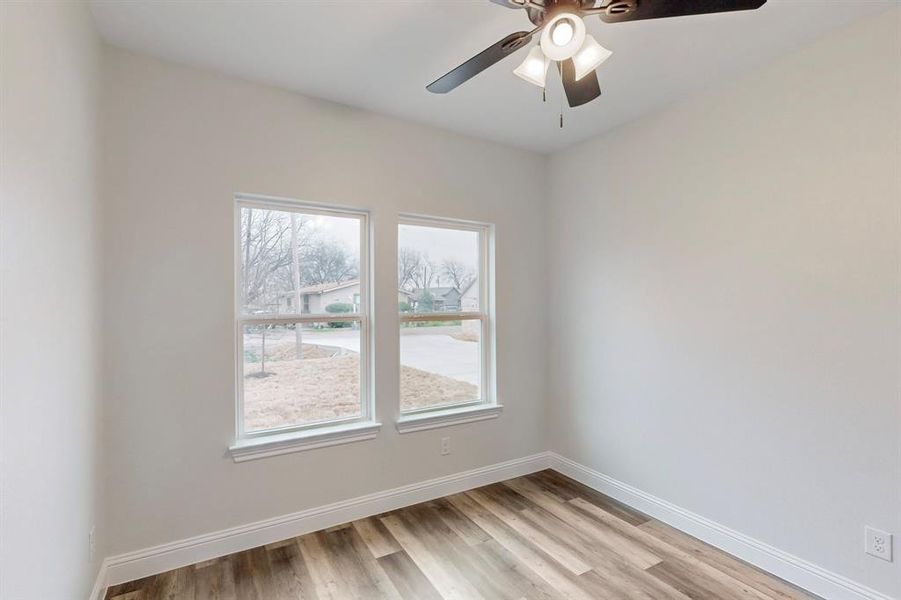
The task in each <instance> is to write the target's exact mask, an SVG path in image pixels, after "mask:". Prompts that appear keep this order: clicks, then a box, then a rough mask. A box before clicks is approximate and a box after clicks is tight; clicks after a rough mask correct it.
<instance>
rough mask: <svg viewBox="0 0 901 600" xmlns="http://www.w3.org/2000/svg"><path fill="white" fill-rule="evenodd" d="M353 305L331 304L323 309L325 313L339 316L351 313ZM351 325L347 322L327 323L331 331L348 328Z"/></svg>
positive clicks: (343, 303) (344, 303)
mask: <svg viewBox="0 0 901 600" xmlns="http://www.w3.org/2000/svg"><path fill="white" fill-rule="evenodd" d="M353 310H354V305H353V304H347V303H346V302H333V303H332V304H329V305H328V306H326V307H325V312H327V313H333V314H341V313H349V312H353ZM351 325H352V324H351V323H349V322H347V321H329V323H328V326H329V327H331V328H332V329H341V328H343V327H350V326H351Z"/></svg>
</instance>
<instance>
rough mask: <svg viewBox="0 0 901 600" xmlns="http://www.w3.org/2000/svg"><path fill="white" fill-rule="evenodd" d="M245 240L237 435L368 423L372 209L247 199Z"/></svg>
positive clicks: (240, 222)
mask: <svg viewBox="0 0 901 600" xmlns="http://www.w3.org/2000/svg"><path fill="white" fill-rule="evenodd" d="M236 242H237V243H236V250H237V253H238V256H236V263H237V271H238V272H237V290H236V301H237V306H238V314H237V328H238V329H237V337H238V361H237V365H238V378H237V379H238V381H237V396H238V401H237V405H238V406H237V432H238V438H239V439H240V438H250V437H258V436H261V435H269V434H272V433H276V432H277V433H284V432H287V431H294V430H305V429H314V428H316V427H320V426H326V425H327V426H332V425H335V424H340V423H349V422H356V421H361V420H367V419H369V418H370V417H371V412H372V411H371V402H370V400H369V391H368V380H369V372H368V365H369V360H368V344H369V323H368V300H367V299H368V298H369V290H368V273H367V269H368V252H367V250H368V219H367V215H366V213H363V212H359V211H349V210H336V209H330V208H322V207H317V206H313V205H307V204H301V203H295V202H288V201H281V200H268V199H257V198H252V197H240V198H238V202H237V214H236ZM357 294H358V295H359V298H360V301H359V303H352V302H347V300H348V299H351V298H354V297H355V295H357ZM298 307H300V309H301V310H300V311H298Z"/></svg>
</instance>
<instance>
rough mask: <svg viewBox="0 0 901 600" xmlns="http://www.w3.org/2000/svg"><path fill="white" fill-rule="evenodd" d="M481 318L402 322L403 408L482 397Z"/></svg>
mask: <svg viewBox="0 0 901 600" xmlns="http://www.w3.org/2000/svg"><path fill="white" fill-rule="evenodd" d="M480 344H481V322H480V321H478V320H466V321H426V322H415V323H401V327H400V363H401V367H400V397H401V411H410V410H416V409H420V408H434V407H436V406H446V405H452V404H461V403H466V402H473V401H476V400H479V399H480V393H479V386H480V381H481V366H480V365H481V349H480V347H479V346H480Z"/></svg>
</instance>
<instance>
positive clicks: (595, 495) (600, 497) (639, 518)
mask: <svg viewBox="0 0 901 600" xmlns="http://www.w3.org/2000/svg"><path fill="white" fill-rule="evenodd" d="M538 477H539V478H540V479H543V480H544V481H546V482H548V484H550V485H552V486H556V487H558V488H559V489H566V490H569V491H570V492H571V493H572V494H574V495H575V497H576V498H582V499H584V500H587V501H588V502H591V503H592V504H594V505H595V506H598V507H600V508H603V509H604V510H606V511H607V512H608V513H610V514H611V515H613V516H614V517H617V518H619V519H621V520H623V521H625V522H626V523H629V524H630V525H641V524H642V523H647V522H648V521H650V520H651V517H649V516H648V515H646V514H644V513H642V512H639V511H637V510H635V509H633V508H630V507H628V506H626V505H625V504H623V503H622V502H619V501H617V500H614V499H613V498H611V497H610V496H607V495H605V494H602V493H601V492H599V491H597V490H593V489H591V488H590V487H588V486H587V485H585V484H582V483H579V482H578V481H576V480H574V479H570V478H569V477H567V476H566V475H563V474H561V473H557V472H556V471H550V470H548V471H542V472H541V473H538Z"/></svg>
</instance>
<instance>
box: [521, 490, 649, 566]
mask: <svg viewBox="0 0 901 600" xmlns="http://www.w3.org/2000/svg"><path fill="white" fill-rule="evenodd" d="M505 484H506V485H507V486H509V487H510V488H511V489H513V490H516V491H517V492H518V493H519V494H520V495H522V496H523V497H525V498H527V499H528V500H529V501H530V502H532V503H534V504H535V505H536V506H538V507H540V508H541V509H543V510H545V511H547V512H548V513H550V514H552V515H554V516H555V517H557V518H558V519H559V520H560V521H562V522H564V523H567V524H568V525H570V526H572V528H573V529H575V530H577V532H578V533H577V535H578V536H579V537H580V538H581V539H582V540H583V542H584V544H585V546H586V547H589V548H596V549H600V548H606V549H607V550H609V551H611V552H614V553H616V554H617V555H619V556H621V557H623V558H624V559H625V560H627V561H628V562H629V563H630V564H632V565H634V566H635V567H636V568H639V569H647V568H648V567H651V566H653V565H656V564H657V563H659V562H660V561H662V560H663V559H662V558H660V557H659V556H657V555H656V554H654V553H653V552H651V551H650V550H648V548H647V547H646V546H645V545H643V544H635V543H632V542H631V540H629V539H628V538H625V537H623V536H621V535H619V534H618V533H617V532H616V531H615V530H613V529H612V528H610V527H609V526H607V525H605V524H602V523H600V522H598V521H597V520H595V519H591V518H588V517H586V516H584V515H583V514H582V513H581V512H580V511H578V510H576V509H574V508H573V507H572V505H570V504H569V503H567V502H561V501H560V500H559V499H557V498H555V497H554V496H552V495H551V494H548V493H547V492H546V491H545V490H544V489H543V488H542V487H541V486H539V485H537V484H536V483H534V482H533V481H531V480H528V479H525V478H520V479H515V480H511V481H508V482H505Z"/></svg>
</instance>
